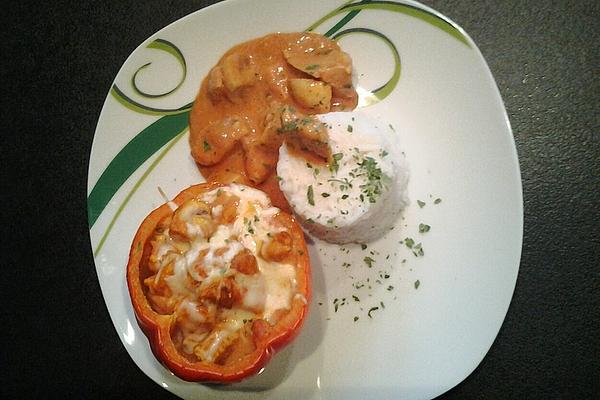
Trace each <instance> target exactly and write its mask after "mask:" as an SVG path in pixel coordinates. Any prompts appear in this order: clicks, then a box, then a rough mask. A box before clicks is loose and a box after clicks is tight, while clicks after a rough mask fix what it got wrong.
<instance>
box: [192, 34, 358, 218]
mask: <svg viewBox="0 0 600 400" xmlns="http://www.w3.org/2000/svg"><path fill="white" fill-rule="evenodd" d="M357 100H358V96H357V94H356V91H355V90H354V88H353V85H352V61H351V59H350V57H349V56H348V55H347V54H346V53H344V52H343V51H342V50H341V49H340V48H339V46H338V44H337V43H336V42H334V41H332V40H330V39H328V38H326V37H324V36H322V35H319V34H315V33H273V34H269V35H266V36H263V37H261V38H258V39H254V40H251V41H248V42H245V43H241V44H239V45H237V46H235V47H233V48H231V49H230V50H229V51H227V52H226V53H225V54H224V55H223V57H222V58H221V59H220V60H219V62H218V63H217V65H216V66H215V67H213V68H212V69H211V71H210V72H209V74H208V75H207V76H206V78H205V79H204V80H203V82H202V85H201V87H200V92H199V93H198V96H197V98H196V100H195V102H194V105H193V107H192V110H191V113H190V147H191V152H192V156H193V157H194V159H195V161H196V163H197V164H198V166H199V168H200V171H201V173H202V175H203V176H204V177H205V179H206V180H207V181H215V182H221V183H230V182H238V183H243V184H247V185H250V186H254V187H256V188H258V189H260V190H262V191H264V192H266V193H267V194H268V195H269V196H270V198H271V201H272V202H273V204H274V205H275V206H277V207H279V208H281V209H283V210H285V211H288V212H289V211H290V208H289V205H288V204H287V202H286V200H285V197H284V196H283V194H282V193H281V191H280V190H279V184H278V180H277V177H276V173H275V170H276V165H277V160H278V155H279V147H280V146H281V144H282V143H283V141H284V140H292V139H291V138H292V137H293V138H295V139H298V140H299V143H300V145H299V146H297V147H298V149H299V151H304V153H305V154H306V153H310V154H309V155H307V157H312V158H314V159H315V160H314V161H315V162H318V161H319V160H322V162H326V160H327V151H328V144H327V134H326V127H324V126H321V125H322V124H320V123H319V122H318V120H316V119H315V118H314V117H312V116H313V115H315V114H323V113H327V112H330V111H347V110H348V111H349V110H352V109H354V108H355V107H356V104H357Z"/></svg>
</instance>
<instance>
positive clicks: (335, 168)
mask: <svg viewBox="0 0 600 400" xmlns="http://www.w3.org/2000/svg"><path fill="white" fill-rule="evenodd" d="M343 157H344V154H343V153H335V154H332V155H331V164H330V165H329V170H330V171H331V172H333V173H337V172H338V170H339V169H340V165H339V164H338V161H340V160H341V159H342V158H343Z"/></svg>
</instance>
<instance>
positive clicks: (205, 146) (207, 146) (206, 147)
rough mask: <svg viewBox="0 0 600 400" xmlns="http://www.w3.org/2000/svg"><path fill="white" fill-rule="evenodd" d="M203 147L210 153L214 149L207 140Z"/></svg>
mask: <svg viewBox="0 0 600 400" xmlns="http://www.w3.org/2000/svg"><path fill="white" fill-rule="evenodd" d="M202 145H203V146H204V151H210V149H212V147H211V146H210V143H208V142H207V141H206V140H205V141H204V143H202Z"/></svg>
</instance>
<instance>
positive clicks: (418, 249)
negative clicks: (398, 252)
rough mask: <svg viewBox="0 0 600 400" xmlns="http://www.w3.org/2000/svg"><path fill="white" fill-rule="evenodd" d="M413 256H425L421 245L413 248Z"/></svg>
mask: <svg viewBox="0 0 600 400" xmlns="http://www.w3.org/2000/svg"><path fill="white" fill-rule="evenodd" d="M413 254H414V255H415V257H419V256H424V255H425V252H424V251H423V247H421V243H418V244H416V245H415V246H414V247H413Z"/></svg>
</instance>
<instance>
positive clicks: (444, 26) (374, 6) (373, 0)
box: [307, 0, 471, 47]
mask: <svg viewBox="0 0 600 400" xmlns="http://www.w3.org/2000/svg"><path fill="white" fill-rule="evenodd" d="M360 10H385V11H392V12H397V13H402V14H405V15H409V16H411V17H415V18H418V19H420V20H422V21H424V22H427V23H428V24H430V25H433V26H435V27H436V28H439V29H441V30H442V31H444V32H446V33H448V34H449V35H450V36H452V37H454V38H455V39H457V40H458V41H460V42H462V43H463V44H465V45H466V46H467V47H471V44H470V43H469V40H468V39H467V37H466V36H465V35H464V33H462V31H461V30H460V29H458V28H457V27H456V26H455V25H454V24H452V23H451V22H450V21H448V20H447V19H445V18H442V17H440V16H439V15H437V14H435V13H433V12H431V11H428V10H424V9H422V8H419V7H417V6H414V5H412V4H408V3H400V2H397V1H378V0H362V1H359V2H358V3H352V2H347V3H344V4H343V5H342V6H340V7H338V8H336V9H335V10H333V11H331V12H330V13H329V14H327V15H325V16H324V17H323V18H321V19H319V20H318V21H317V22H315V23H314V24H312V25H311V26H310V27H308V29H307V31H312V30H314V29H315V28H317V27H318V26H320V25H322V24H323V23H324V22H325V21H327V20H329V19H330V18H332V17H334V16H336V15H339V14H342V13H345V12H353V11H360ZM338 29H339V28H338ZM328 33H329V32H328Z"/></svg>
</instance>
